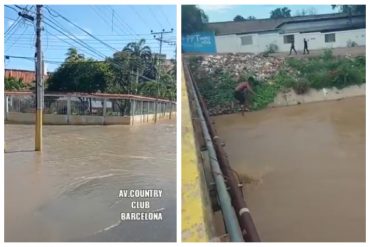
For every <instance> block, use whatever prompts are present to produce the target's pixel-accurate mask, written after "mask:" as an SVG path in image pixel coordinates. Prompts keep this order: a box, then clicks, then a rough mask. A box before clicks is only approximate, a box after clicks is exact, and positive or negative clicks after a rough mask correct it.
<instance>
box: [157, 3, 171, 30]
mask: <svg viewBox="0 0 370 247" xmlns="http://www.w3.org/2000/svg"><path fill="white" fill-rule="evenodd" d="M158 8H159V11H160V12H161V13H162V15H163V16H164V18H165V20H166V21H167V24H168V26H172V24H171V22H170V21H169V19H168V18H167V15H166V13H165V12H164V11H163V9H162V6H161V5H158Z"/></svg>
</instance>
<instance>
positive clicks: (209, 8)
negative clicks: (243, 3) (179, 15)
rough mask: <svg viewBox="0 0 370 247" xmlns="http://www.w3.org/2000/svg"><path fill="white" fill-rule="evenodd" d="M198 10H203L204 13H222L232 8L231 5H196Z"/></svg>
mask: <svg viewBox="0 0 370 247" xmlns="http://www.w3.org/2000/svg"><path fill="white" fill-rule="evenodd" d="M198 6H199V8H201V9H203V10H204V11H205V12H210V11H213V12H224V11H226V10H229V9H231V8H233V5H198Z"/></svg>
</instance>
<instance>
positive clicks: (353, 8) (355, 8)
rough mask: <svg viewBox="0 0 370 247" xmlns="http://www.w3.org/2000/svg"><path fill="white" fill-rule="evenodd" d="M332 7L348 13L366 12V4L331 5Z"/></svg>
mask: <svg viewBox="0 0 370 247" xmlns="http://www.w3.org/2000/svg"><path fill="white" fill-rule="evenodd" d="M331 7H332V8H333V9H339V12H341V13H346V14H348V15H353V14H362V15H364V14H366V5H332V6H331Z"/></svg>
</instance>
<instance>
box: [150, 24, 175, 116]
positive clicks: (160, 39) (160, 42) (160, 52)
mask: <svg viewBox="0 0 370 247" xmlns="http://www.w3.org/2000/svg"><path fill="white" fill-rule="evenodd" d="M172 32H173V28H171V30H170V31H166V30H164V29H162V31H160V32H153V30H151V31H150V33H151V34H153V35H154V38H155V39H156V40H158V41H159V59H158V66H157V72H158V76H157V78H156V79H157V84H158V85H157V98H156V104H155V115H154V122H155V123H156V122H157V112H158V98H159V80H160V78H161V71H160V68H161V56H162V43H163V42H166V40H163V34H169V33H172ZM158 34H159V35H160V37H159V38H157V35H158Z"/></svg>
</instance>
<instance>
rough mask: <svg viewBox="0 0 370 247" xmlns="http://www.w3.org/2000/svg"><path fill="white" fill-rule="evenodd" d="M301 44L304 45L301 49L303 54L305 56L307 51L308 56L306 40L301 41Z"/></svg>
mask: <svg viewBox="0 0 370 247" xmlns="http://www.w3.org/2000/svg"><path fill="white" fill-rule="evenodd" d="M303 44H304V48H303V54H306V51H307V54H310V51H309V50H308V44H307V39H305V38H304V39H303Z"/></svg>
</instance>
